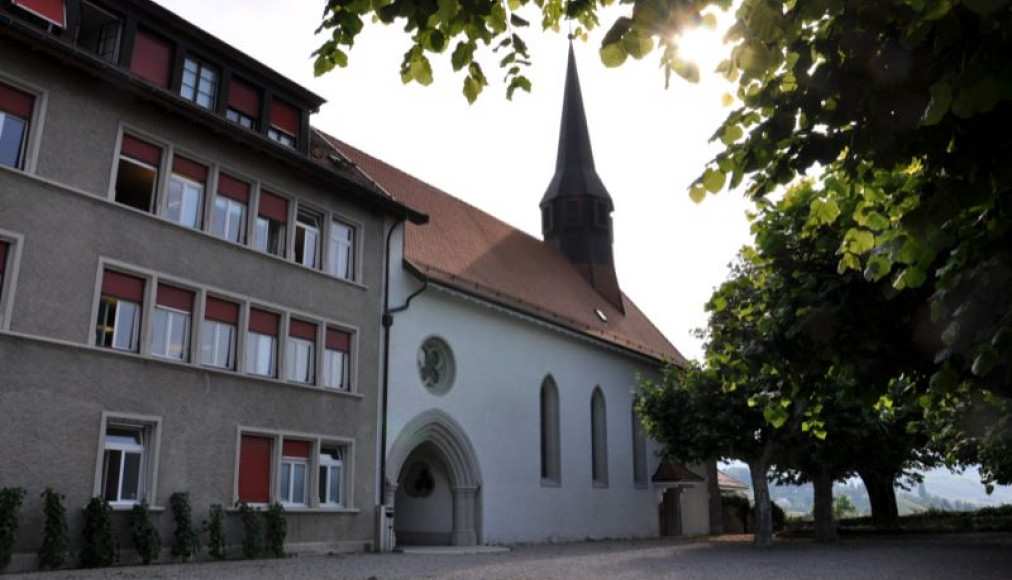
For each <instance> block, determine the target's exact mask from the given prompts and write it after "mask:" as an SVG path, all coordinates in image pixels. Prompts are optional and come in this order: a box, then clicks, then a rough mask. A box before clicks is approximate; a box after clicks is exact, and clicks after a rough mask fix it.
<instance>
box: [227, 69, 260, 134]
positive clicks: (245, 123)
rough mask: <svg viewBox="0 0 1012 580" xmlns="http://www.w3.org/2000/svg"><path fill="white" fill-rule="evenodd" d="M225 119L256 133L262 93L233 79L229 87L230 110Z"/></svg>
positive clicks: (247, 84)
mask: <svg viewBox="0 0 1012 580" xmlns="http://www.w3.org/2000/svg"><path fill="white" fill-rule="evenodd" d="M225 117H226V118H227V119H228V120H229V121H232V122H233V123H238V124H239V125H241V126H242V127H244V128H246V129H249V130H250V131H256V130H257V129H258V127H259V123H258V122H257V121H258V119H259V118H260V91H259V90H257V89H256V88H255V87H253V86H252V85H250V84H249V83H247V82H245V81H242V80H240V79H238V78H235V77H233V78H232V81H231V82H230V83H229V85H228V109H227V110H226V111H225Z"/></svg>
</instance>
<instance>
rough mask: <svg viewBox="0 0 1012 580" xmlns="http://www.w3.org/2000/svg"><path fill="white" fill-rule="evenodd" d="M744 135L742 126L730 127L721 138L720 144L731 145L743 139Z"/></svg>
mask: <svg viewBox="0 0 1012 580" xmlns="http://www.w3.org/2000/svg"><path fill="white" fill-rule="evenodd" d="M744 134H745V133H744V131H742V130H741V126H740V125H729V126H728V127H727V128H726V129H724V133H723V134H722V135H721V136H720V142H721V143H723V144H724V145H731V144H733V143H734V142H735V141H737V140H738V139H741V138H742V135H744Z"/></svg>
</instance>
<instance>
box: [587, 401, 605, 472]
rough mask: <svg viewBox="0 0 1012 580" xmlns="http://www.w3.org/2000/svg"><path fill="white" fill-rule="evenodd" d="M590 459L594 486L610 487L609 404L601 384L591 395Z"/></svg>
mask: <svg viewBox="0 0 1012 580" xmlns="http://www.w3.org/2000/svg"><path fill="white" fill-rule="evenodd" d="M590 461H591V465H590V479H591V483H592V484H593V487H596V488H606V487H608V404H607V401H605V398H604V392H603V391H602V390H601V387H600V386H596V387H594V390H593V391H592V392H591V395H590Z"/></svg>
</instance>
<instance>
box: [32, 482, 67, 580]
mask: <svg viewBox="0 0 1012 580" xmlns="http://www.w3.org/2000/svg"><path fill="white" fill-rule="evenodd" d="M40 497H42V511H43V516H44V520H45V527H44V528H43V529H42V546H40V547H39V567H40V568H42V569H43V570H47V569H49V570H53V569H56V568H59V567H61V566H63V565H64V564H66V563H67V559H68V558H69V556H70V553H69V552H70V531H69V530H68V528H67V510H66V508H64V507H63V500H64V499H65V498H64V497H63V495H62V494H59V493H57V492H56V491H54V490H53V489H52V488H50V487H47V488H46V489H45V490H44V491H43V492H42V495H41V496H40Z"/></svg>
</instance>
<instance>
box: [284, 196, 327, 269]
mask: <svg viewBox="0 0 1012 580" xmlns="http://www.w3.org/2000/svg"><path fill="white" fill-rule="evenodd" d="M329 214H330V212H327V211H323V210H318V209H316V208H314V207H313V206H311V205H309V204H306V203H303V202H301V201H300V202H297V207H296V210H295V222H294V226H293V227H292V228H291V229H292V243H291V246H292V262H294V263H296V264H298V265H300V266H305V267H306V268H309V269H311V270H321V269H322V268H323V262H324V260H323V252H324V249H323V240H324V237H323V236H324V234H325V233H326V227H327V222H326V220H327V217H328V216H329ZM303 218H305V219H307V220H308V219H312V220H316V222H317V223H316V226H313V225H312V224H311V223H307V222H306V221H303ZM300 230H302V231H303V232H313V233H314V235H315V236H316V243H315V244H314V248H313V255H314V258H313V261H312V263H306V261H305V259H306V246H307V243H306V233H303V234H302V241H301V247H300V241H299V233H300ZM300 251H301V254H302V256H301V258H300V256H299V253H300Z"/></svg>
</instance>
